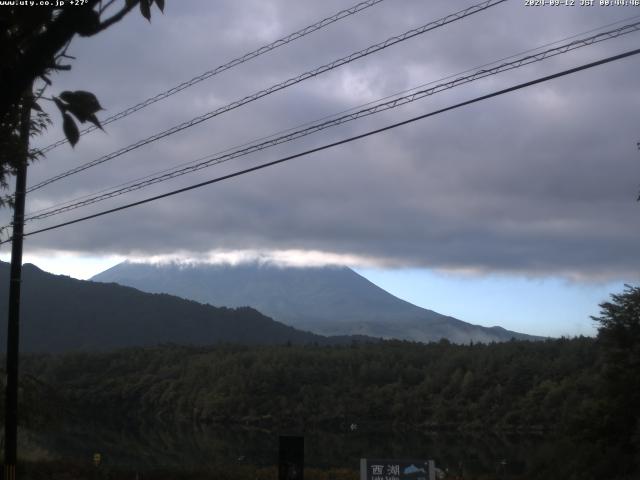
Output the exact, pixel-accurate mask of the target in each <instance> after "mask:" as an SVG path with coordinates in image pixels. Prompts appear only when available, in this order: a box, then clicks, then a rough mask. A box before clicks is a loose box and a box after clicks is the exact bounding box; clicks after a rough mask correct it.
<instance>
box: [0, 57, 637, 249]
mask: <svg viewBox="0 0 640 480" xmlns="http://www.w3.org/2000/svg"><path fill="white" fill-rule="evenodd" d="M639 53H640V48H638V49H635V50H630V51H628V52H624V53H621V54H618V55H613V56H610V57H606V58H604V59H601V60H598V61H595V62H591V63H587V64H583V65H581V66H579V67H574V68H570V69H568V70H563V71H561V72H558V73H554V74H552V75H547V76H544V77H540V78H537V79H535V80H530V81H528V82H524V83H520V84H517V85H514V86H512V87H509V88H505V89H502V90H498V91H496V92H493V93H489V94H487V95H482V96H479V97H475V98H473V99H471V100H467V101H465V102H461V103H457V104H455V105H451V106H449V107H445V108H441V109H439V110H435V111H433V112H429V113H425V114H423V115H419V116H417V117H413V118H410V119H408V120H403V121H402V122H397V123H394V124H391V125H387V126H386V127H382V128H378V129H375V130H371V131H369V132H366V133H362V134H360V135H355V136H352V137H349V138H345V139H343V140H340V141H337V142H333V143H329V144H326V145H323V146H321V147H316V148H312V149H310V150H306V151H304V152H300V153H297V154H295V155H289V156H287V157H284V158H280V159H278V160H274V161H271V162H267V163H262V164H260V165H256V166H254V167H251V168H247V169H244V170H240V171H238V172H234V173H231V174H228V175H224V176H221V177H217V178H213V179H211V180H207V181H205V182H200V183H197V184H195V185H190V186H188V187H184V188H179V189H177V190H173V191H170V192H166V193H163V194H160V195H156V196H153V197H150V198H146V199H144V200H139V201H137V202H132V203H128V204H126V205H122V206H120V207H116V208H111V209H109V210H103V211H101V212H98V213H94V214H92V215H87V216H84V217H80V218H76V219H74V220H70V221H67V222H63V223H58V224H56V225H52V226H50V227H46V228H41V229H39V230H33V231H31V232H28V233H25V234H24V235H23V236H25V237H27V236H31V235H36V234H38V233H43V232H48V231H50V230H56V229H59V228H62V227H65V226H68V225H73V224H75V223H79V222H83V221H86V220H90V219H93V218H97V217H101V216H104V215H108V214H111V213H115V212H119V211H122V210H126V209H129V208H132V207H136V206H139V205H143V204H146V203H150V202H154V201H156V200H160V199H163V198H167V197H171V196H174V195H177V194H179V193H184V192H188V191H190V190H195V189H197V188H201V187H204V186H207V185H211V184H214V183H219V182H222V181H224V180H229V179H231V178H234V177H238V176H241V175H244V174H247V173H251V172H255V171H258V170H262V169H264V168H267V167H271V166H274V165H278V164H281V163H284V162H287V161H289V160H293V159H295V158H300V157H304V156H307V155H310V154H312V153H316V152H320V151H323V150H327V149H329V148H333V147H336V146H339V145H343V144H345V143H350V142H353V141H355V140H360V139H362V138H366V137H369V136H372V135H376V134H379V133H382V132H385V131H387V130H392V129H394V128H397V127H400V126H403V125H407V124H410V123H413V122H416V121H418V120H423V119H425V118H428V117H432V116H435V115H438V114H441V113H444V112H448V111H450V110H454V109H457V108H460V107H464V106H466V105H471V104H473V103H477V102H480V101H483V100H487V99H490V98H493V97H497V96H499V95H504V94H506V93H509V92H513V91H516V90H520V89H522V88H526V87H530V86H532V85H536V84H539V83H543V82H547V81H549V80H553V79H556V78H559V77H563V76H565V75H570V74H573V73H576V72H580V71H583V70H587V69H589V68H593V67H596V66H599V65H604V64H607V63H610V62H613V61H616V60H620V59H623V58H627V57H631V56H633V55H637V54H639ZM10 241H11V238H9V239H7V240H5V241H3V242H0V245H2V244H4V243H8V242H10Z"/></svg>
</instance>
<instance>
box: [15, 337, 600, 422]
mask: <svg viewBox="0 0 640 480" xmlns="http://www.w3.org/2000/svg"><path fill="white" fill-rule="evenodd" d="M23 369H24V371H25V372H29V373H30V374H31V375H33V376H34V377H35V378H38V379H39V380H40V381H42V382H44V383H45V384H48V385H56V387H57V390H58V392H59V393H61V394H62V395H64V396H65V397H66V398H67V399H68V400H69V401H71V402H72V403H74V404H75V405H76V406H77V407H79V408H81V409H82V410H84V411H86V412H90V414H91V416H94V417H96V418H97V417H100V419H104V420H109V421H111V420H114V419H123V418H129V419H149V420H154V421H155V420H161V421H165V422H183V421H189V422H192V421H198V422H207V423H210V422H220V423H241V424H246V425H258V426H264V427H274V426H283V425H293V426H300V427H303V428H315V427H326V428H340V426H341V425H344V424H345V422H348V423H352V422H356V423H359V424H360V425H361V426H362V427H363V428H368V426H370V427H371V428H374V427H375V425H376V424H377V423H387V424H388V423H392V424H395V425H396V426H403V427H404V426H410V428H421V429H425V428H426V429H436V430H438V429H503V430H514V431H543V430H557V429H566V428H571V429H580V428H581V423H580V422H581V421H582V419H583V418H585V416H589V415H590V413H591V412H592V411H593V410H594V409H595V408H596V407H597V398H598V395H599V393H600V392H598V388H599V384H598V382H597V381H596V377H597V375H596V370H597V355H596V349H595V347H594V341H593V340H592V339H588V338H580V339H575V340H557V341H546V342H541V343H538V342H535V343H529V342H508V343H505V344H492V345H483V344H476V345H472V346H457V345H453V344H450V343H448V342H440V343H437V344H429V345H421V344H414V343H408V342H384V343H383V344H379V345H357V344H354V345H352V346H350V347H313V346H306V347H297V346H277V347H251V348H249V347H243V346H219V347H205V348H195V347H182V346H171V345H167V346H162V347H157V348H146V349H142V348H135V349H127V350H121V351H118V352H115V353H108V354H66V355H60V356H51V355H39V356H28V357H25V359H24V360H23Z"/></svg>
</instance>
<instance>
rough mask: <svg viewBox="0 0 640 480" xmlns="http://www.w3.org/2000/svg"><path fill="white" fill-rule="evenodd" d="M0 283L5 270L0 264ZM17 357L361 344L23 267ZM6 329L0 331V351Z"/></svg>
mask: <svg viewBox="0 0 640 480" xmlns="http://www.w3.org/2000/svg"><path fill="white" fill-rule="evenodd" d="M0 276H2V277H3V278H8V277H9V264H7V263H5V262H0ZM7 290H8V285H7V282H2V283H0V310H2V311H6V308H7V300H8V292H7ZM20 330H21V333H20V340H21V351H24V352H48V353H56V352H65V351H78V350H79V351H104V350H112V349H116V348H123V347H133V346H155V345H158V344H163V343H177V344H183V345H194V346H199V345H215V344H220V343H238V344H245V345H269V344H270V345H274V344H285V343H288V342H290V343H292V344H307V343H318V344H321V345H326V344H345V343H351V342H352V341H354V340H371V341H374V340H375V339H364V338H362V337H345V336H343V337H334V338H328V337H326V336H321V335H317V334H313V333H309V332H304V331H301V330H298V329H295V328H293V327H290V326H288V325H284V324H282V323H280V322H276V321H274V320H273V319H271V318H269V317H267V316H265V315H263V314H262V313H260V312H258V311H257V310H255V309H252V308H248V307H245V308H238V309H231V308H225V307H222V308H216V307H213V306H211V305H203V304H201V303H198V302H195V301H192V300H186V299H183V298H179V297H176V296H172V295H168V294H153V293H146V292H141V291H139V290H136V289H135V288H132V287H127V286H121V285H115V284H105V283H100V282H92V281H86V280H77V279H74V278H71V277H68V276H64V275H53V274H51V273H47V272H45V271H43V270H41V269H39V268H38V267H36V266H35V265H32V264H24V265H23V283H22V299H21V319H20ZM5 345H6V329H4V328H2V329H0V349H2V350H4V348H5Z"/></svg>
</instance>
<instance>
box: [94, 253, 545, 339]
mask: <svg viewBox="0 0 640 480" xmlns="http://www.w3.org/2000/svg"><path fill="white" fill-rule="evenodd" d="M92 280H94V281H99V282H115V283H119V284H121V285H127V286H131V287H135V288H138V289H140V290H143V291H146V292H154V293H170V294H172V295H177V296H179V297H183V298H188V299H191V300H195V301H197V302H201V303H208V304H211V305H225V306H228V307H240V306H251V307H253V308H256V309H257V310H259V311H261V312H263V313H265V314H267V315H269V316H271V317H273V318H275V319H276V320H278V321H281V322H283V323H285V324H287V325H291V326H293V327H295V328H300V329H303V330H309V331H312V332H315V333H318V334H322V335H355V334H357V335H367V336H371V337H376V338H380V337H382V338H397V339H404V340H412V341H421V342H429V341H438V340H440V339H442V338H446V339H448V340H450V341H452V342H456V343H467V342H469V341H474V342H492V341H497V342H500V341H506V340H510V339H511V338H517V339H525V340H526V339H529V340H535V339H539V337H533V336H529V335H525V334H521V333H516V332H511V331H508V330H505V329H503V328H501V327H490V328H488V327H482V326H479V325H472V324H469V323H466V322H463V321H461V320H458V319H456V318H453V317H448V316H445V315H441V314H439V313H436V312H434V311H431V310H427V309H424V308H421V307H417V306H416V305H413V304H411V303H409V302H406V301H404V300H401V299H399V298H397V297H395V296H393V295H391V294H390V293H388V292H386V291H385V290H383V289H381V288H380V287H378V286H376V285H374V284H373V283H371V282H370V281H368V280H367V279H365V278H364V277H362V276H360V275H358V274H357V273H356V272H354V271H353V270H351V269H349V268H347V267H305V268H299V267H279V266H275V265H270V264H259V263H246V264H239V265H233V266H232V265H211V264H178V263H168V264H144V263H131V262H123V263H120V264H118V265H116V266H114V267H112V268H110V269H108V270H106V271H104V272H102V273H100V274H98V275H96V276H94V277H93V278H92Z"/></svg>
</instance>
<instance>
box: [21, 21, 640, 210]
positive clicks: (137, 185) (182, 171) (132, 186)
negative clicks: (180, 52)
mask: <svg viewBox="0 0 640 480" xmlns="http://www.w3.org/2000/svg"><path fill="white" fill-rule="evenodd" d="M637 31H640V21H639V22H636V23H633V24H630V25H625V26H622V27H619V28H617V29H614V30H610V31H607V32H602V33H599V34H597V35H593V36H591V37H588V38H583V39H579V40H575V41H573V42H570V43H567V44H564V45H560V46H558V47H554V48H551V49H548V50H545V51H543V52H539V53H536V54H533V55H528V56H525V57H522V58H519V59H517V60H513V61H511V62H505V63H502V64H500V65H497V66H495V67H492V68H486V69H481V70H478V71H476V72H474V73H472V74H470V75H466V76H462V77H458V78H455V79H453V80H450V81H447V82H443V83H440V84H437V85H435V86H432V87H430V88H427V89H423V90H418V91H414V92H412V93H410V94H408V95H404V96H401V97H398V98H395V99H393V100H389V101H386V102H380V103H377V104H374V105H371V106H369V107H367V108H364V109H361V110H359V111H356V112H352V113H349V114H346V115H342V116H340V117H337V118H334V119H331V120H327V121H324V122H319V123H316V124H313V125H311V126H309V127H307V128H303V129H300V130H296V131H293V132H290V133H287V134H285V135H281V136H278V137H275V138H270V139H269V140H266V141H263V142H261V143H256V144H253V145H249V146H247V147H244V148H240V149H237V150H234V151H230V152H228V153H223V154H213V156H211V155H210V156H209V157H204V158H202V159H200V161H199V162H197V163H192V164H190V165H188V166H184V167H177V168H174V169H169V170H166V171H163V172H161V173H160V174H158V175H155V176H148V177H145V178H144V179H142V180H140V181H138V182H134V183H129V184H127V185H125V186H122V187H119V188H118V187H115V188H113V189H111V190H109V191H107V192H105V193H99V194H96V195H94V196H89V197H88V198H84V199H83V200H80V201H77V202H74V203H71V204H67V205H64V206H62V207H57V208H53V207H52V208H49V209H44V210H42V213H33V214H29V215H27V217H26V218H25V221H32V220H40V219H44V218H48V217H51V216H54V215H58V214H61V213H64V212H68V211H71V210H75V209H77V208H80V207H84V206H87V205H91V204H94V203H97V202H100V201H103V200H107V199H109V198H114V197H117V196H120V195H123V194H125V193H128V192H132V191H135V190H140V189H142V188H145V187H148V186H151V185H154V184H156V183H160V182H164V181H167V180H170V179H172V178H176V177H180V176H182V175H186V174H188V173H191V172H195V171H198V170H201V169H203V168H208V167H210V166H213V165H217V164H220V163H223V162H227V161H229V160H232V159H235V158H238V157H242V156H245V155H248V154H251V153H255V152H257V151H261V150H265V149H267V148H270V147H273V146H276V145H280V144H282V143H286V142H290V141H292V140H296V139H298V138H301V137H304V136H307V135H311V134H313V133H316V132H319V131H322V130H325V129H327V128H330V127H335V126H338V125H341V124H343V123H347V122H350V121H353V120H357V119H359V118H362V117H366V116H369V115H373V114H376V113H380V112H383V111H386V110H390V109H393V108H397V107H400V106H402V105H406V104H408V103H411V102H415V101H417V100H420V99H422V98H425V97H428V96H431V95H434V94H436V93H439V92H442V91H444V90H449V89H451V88H454V87H457V86H460V85H463V84H466V83H470V82H473V81H475V80H479V79H482V78H485V77H488V76H491V75H496V74H498V73H502V72H506V71H509V70H513V69H516V68H520V67H523V66H525V65H529V64H531V63H535V62H540V61H542V60H545V59H547V58H551V57H555V56H557V55H561V54H564V53H567V52H570V51H573V50H575V49H578V48H581V47H585V46H588V45H593V44H595V43H599V42H603V41H605V40H609V39H612V38H617V37H620V36H622V35H626V34H629V33H632V32H637Z"/></svg>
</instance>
